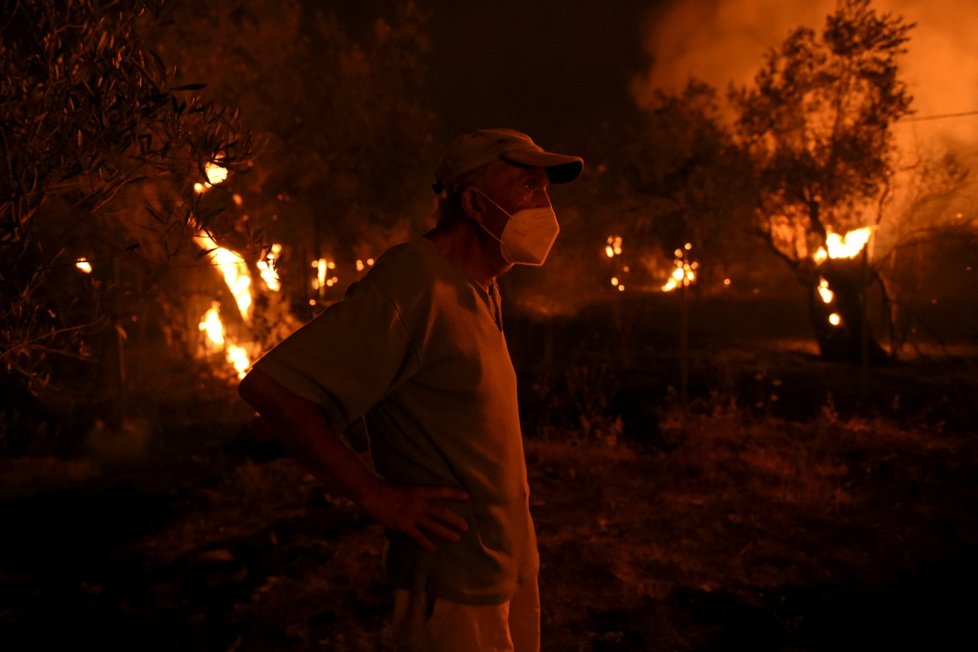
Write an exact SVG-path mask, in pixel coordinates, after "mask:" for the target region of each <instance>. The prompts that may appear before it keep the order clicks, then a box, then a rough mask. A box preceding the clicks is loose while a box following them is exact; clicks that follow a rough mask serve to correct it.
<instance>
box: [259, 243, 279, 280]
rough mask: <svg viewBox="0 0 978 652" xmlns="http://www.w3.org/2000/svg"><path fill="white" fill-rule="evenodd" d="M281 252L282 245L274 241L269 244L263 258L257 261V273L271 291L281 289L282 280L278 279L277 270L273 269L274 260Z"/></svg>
mask: <svg viewBox="0 0 978 652" xmlns="http://www.w3.org/2000/svg"><path fill="white" fill-rule="evenodd" d="M281 253H282V245H280V244H278V243H275V244H273V245H272V246H271V248H270V249H269V251H268V254H266V256H265V258H263V259H262V260H259V261H258V273H259V274H260V275H261V280H262V281H264V282H265V287H267V288H268V289H269V290H271V291H272V292H278V291H279V290H281V289H282V281H281V280H280V279H279V277H278V271H276V269H275V261H277V260H278V257H279V255H281Z"/></svg>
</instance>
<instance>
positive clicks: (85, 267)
mask: <svg viewBox="0 0 978 652" xmlns="http://www.w3.org/2000/svg"><path fill="white" fill-rule="evenodd" d="M75 267H77V268H78V269H80V270H81V271H83V272H85V273H86V274H91V273H92V264H91V263H90V262H88V259H87V258H85V257H84V256H83V257H81V258H79V259H78V261H77V262H76V263H75Z"/></svg>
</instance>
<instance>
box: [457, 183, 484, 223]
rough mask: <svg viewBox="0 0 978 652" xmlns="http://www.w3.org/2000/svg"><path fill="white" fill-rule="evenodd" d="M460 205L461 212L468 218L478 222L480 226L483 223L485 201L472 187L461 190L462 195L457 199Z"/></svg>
mask: <svg viewBox="0 0 978 652" xmlns="http://www.w3.org/2000/svg"><path fill="white" fill-rule="evenodd" d="M459 199H460V200H461V201H460V203H461V205H462V210H463V211H464V212H465V214H466V215H467V216H468V217H469V218H470V219H473V220H475V221H476V222H479V223H480V224H484V223H485V219H486V217H485V216H486V200H485V197H483V196H482V193H480V192H479V191H478V190H476V189H475V188H474V187H472V186H469V187H468V188H465V189H463V190H462V195H461V197H460V198H459Z"/></svg>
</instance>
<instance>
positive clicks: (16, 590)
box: [0, 319, 978, 651]
mask: <svg viewBox="0 0 978 652" xmlns="http://www.w3.org/2000/svg"><path fill="white" fill-rule="evenodd" d="M595 323H600V322H599V321H596V320H594V319H591V320H590V321H588V322H587V324H589V325H588V326H586V327H585V326H582V325H581V324H576V325H575V324H567V325H565V327H561V328H557V329H553V328H551V327H550V326H547V327H546V328H545V329H543V328H541V327H540V325H539V324H536V325H535V324H532V323H529V322H527V323H520V322H518V321H516V322H515V323H512V324H511V331H510V332H511V333H513V332H515V333H516V334H517V335H519V334H520V333H521V332H524V331H530V330H534V329H535V331H536V334H535V335H534V338H536V337H539V336H541V335H542V338H543V340H545V341H546V340H547V339H552V341H553V346H554V348H555V350H557V351H568V352H569V354H568V355H566V356H558V355H553V356H552V357H548V353H547V351H546V346H544V348H543V350H535V351H533V353H534V357H535V359H539V360H541V362H539V364H538V365H537V366H530V365H527V364H525V363H523V364H521V360H528V359H530V356H528V355H527V353H528V351H527V350H526V349H523V348H521V347H520V346H519V345H516V346H514V347H513V351H514V360H516V362H517V366H518V368H519V369H520V370H521V376H522V379H521V380H522V382H523V389H522V391H523V396H522V399H523V401H524V407H525V410H526V421H527V423H526V426H527V427H526V430H527V437H528V442H527V457H528V464H529V469H530V475H531V485H532V488H533V512H534V516H535V519H536V522H537V527H538V532H539V540H540V551H541V559H542V564H543V566H542V569H541V579H540V582H541V592H542V599H543V604H544V610H543V627H544V649H545V650H556V651H564V650H651V651H657V650H663V651H665V650H784V651H788V650H850V649H851V650H865V649H927V650H966V649H967V650H971V649H976V643H978V634H976V633H975V630H974V627H973V625H972V623H971V620H972V618H971V616H972V614H973V613H974V612H975V609H976V607H978V604H976V602H978V600H976V598H975V596H974V586H976V583H978V561H976V555H975V554H974V552H975V549H976V548H975V547H976V545H978V510H975V509H974V505H975V504H978V500H976V499H978V481H976V478H978V438H976V437H975V422H974V418H973V417H974V412H973V410H974V409H975V406H976V401H975V400H974V399H975V397H976V396H978V394H976V393H975V392H974V388H975V383H976V378H978V376H976V374H975V373H974V370H975V368H976V365H978V363H976V361H975V359H974V358H971V357H967V356H956V355H944V356H943V357H941V356H933V357H921V358H918V359H915V360H913V361H907V362H905V363H900V364H896V365H890V366H888V367H887V368H882V369H873V370H858V369H852V368H847V367H839V366H837V365H825V364H823V363H820V362H819V361H818V360H817V359H816V358H815V357H814V356H813V355H812V354H811V351H809V350H807V349H805V348H804V347H803V346H802V347H796V346H795V345H794V344H792V343H791V342H793V341H794V340H790V338H789V339H783V338H782V339H781V340H778V341H777V342H776V341H775V340H776V338H775V339H770V340H764V342H763V344H759V345H757V346H753V347H749V348H748V347H745V346H743V345H742V342H738V341H737V340H736V338H735V337H733V336H732V335H731V332H732V331H725V332H724V334H723V336H717V337H710V338H707V339H706V340H700V339H697V337H698V336H696V335H695V334H694V335H693V337H692V338H691V340H692V341H693V342H694V344H695V346H694V351H693V353H692V355H691V360H690V388H689V389H690V391H689V396H688V397H687V398H688V400H687V401H686V406H685V407H683V405H682V400H681V397H679V396H678V395H677V393H676V389H675V377H674V369H675V366H674V364H675V362H676V359H675V354H674V350H673V349H672V348H670V347H669V346H668V345H667V344H666V345H664V344H661V342H662V341H664V340H665V335H663V334H661V333H660V334H657V335H655V336H652V337H649V338H648V340H643V339H641V338H636V337H635V334H634V333H632V334H629V333H627V332H625V333H622V332H621V331H620V330H619V331H618V333H619V335H621V337H614V334H615V332H616V330H615V329H618V328H619V327H618V326H615V325H614V324H615V322H614V319H610V320H608V321H607V324H611V326H609V329H610V330H608V331H601V330H600V329H597V330H596V329H595V328H594V324H595ZM626 323H631V322H630V321H629V320H626ZM771 335H772V337H774V336H775V335H779V334H771ZM625 336H627V337H625ZM757 341H758V342H760V341H761V340H760V339H759V340H757ZM785 342H788V343H787V344H786V343H785ZM653 343H655V345H654V346H653ZM204 396H209V398H208V399H207V400H208V401H209V402H204V400H203V399H201V398H199V396H198V398H196V399H194V400H195V401H196V402H195V403H193V404H190V403H187V404H184V405H183V406H182V407H181V408H180V409H179V410H177V409H172V410H170V412H171V414H170V417H171V418H170V420H169V422H170V425H168V426H167V427H166V428H164V429H162V430H161V431H160V430H154V431H153V432H152V434H151V436H149V437H143V436H140V433H141V432H142V431H141V430H140V428H139V427H135V426H134V427H133V428H131V429H130V432H129V433H128V434H127V435H126V436H123V435H121V434H118V433H99V432H95V433H94V434H92V433H90V434H89V436H88V438H87V439H86V441H88V442H89V446H88V448H87V450H86V452H85V453H84V454H81V453H80V451H76V454H74V455H62V456H60V457H57V458H55V457H43V456H34V457H25V458H17V459H8V460H5V461H0V477H2V478H3V482H2V484H0V649H3V650H5V651H6V650H114V649H124V650H222V651H223V650H294V651H304V650H384V649H387V644H386V638H385V636H386V634H385V632H384V615H385V613H386V611H387V609H388V607H389V600H388V595H387V591H386V589H385V587H384V584H383V577H382V570H381V565H380V559H381V534H380V531H379V528H378V527H377V526H376V525H374V524H371V523H369V522H367V521H365V520H364V519H363V518H361V517H360V516H359V515H358V514H357V512H356V511H355V510H354V509H353V508H352V507H351V506H350V505H349V504H348V503H347V502H346V501H344V500H342V499H339V498H336V497H335V496H333V495H331V494H330V492H329V491H328V490H327V489H326V488H324V487H322V486H321V485H319V484H318V483H316V482H315V481H314V480H313V479H312V478H311V477H309V476H308V475H306V474H305V473H304V472H303V471H302V469H300V468H299V467H298V466H297V465H296V464H295V463H294V462H292V461H291V460H290V459H289V458H287V457H285V456H284V455H283V451H282V450H281V449H280V447H278V446H277V445H276V444H275V443H274V442H269V441H267V440H265V439H263V438H262V436H261V430H260V429H256V428H255V424H254V423H253V422H251V420H250V416H249V415H248V414H247V413H246V411H245V410H242V409H240V406H237V407H235V404H234V403H233V402H231V400H232V398H231V397H230V395H229V394H228V393H227V392H225V393H223V394H222V393H221V392H211V393H210V394H207V393H205V394H204ZM178 417H179V418H178ZM144 434H145V433H144ZM96 435H97V436H96ZM113 437H116V439H115V440H113Z"/></svg>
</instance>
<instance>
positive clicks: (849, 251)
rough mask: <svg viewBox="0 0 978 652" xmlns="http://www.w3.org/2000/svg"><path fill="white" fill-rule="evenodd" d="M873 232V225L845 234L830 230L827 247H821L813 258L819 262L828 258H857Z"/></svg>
mask: <svg viewBox="0 0 978 652" xmlns="http://www.w3.org/2000/svg"><path fill="white" fill-rule="evenodd" d="M872 234H873V227H871V226H864V227H862V228H861V229H854V230H852V231H849V232H847V233H846V234H845V235H839V234H838V233H832V232H831V231H829V232H828V233H826V236H825V247H820V248H819V249H818V251H816V252H815V255H814V256H813V257H812V258H813V259H814V260H815V262H816V263H818V264H821V263H823V262H825V260H826V259H828V258H833V259H836V258H855V257H856V256H858V255H859V252H861V251H862V250H863V247H865V246H866V243H867V242H869V237H870V236H871V235H872Z"/></svg>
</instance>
